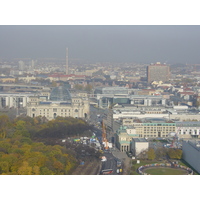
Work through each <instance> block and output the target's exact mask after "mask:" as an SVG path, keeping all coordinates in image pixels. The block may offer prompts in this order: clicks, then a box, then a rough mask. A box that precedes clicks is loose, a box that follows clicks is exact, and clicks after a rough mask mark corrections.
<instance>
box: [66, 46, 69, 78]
mask: <svg viewBox="0 0 200 200" xmlns="http://www.w3.org/2000/svg"><path fill="white" fill-rule="evenodd" d="M68 74H69V67H68V48H66V75H68Z"/></svg>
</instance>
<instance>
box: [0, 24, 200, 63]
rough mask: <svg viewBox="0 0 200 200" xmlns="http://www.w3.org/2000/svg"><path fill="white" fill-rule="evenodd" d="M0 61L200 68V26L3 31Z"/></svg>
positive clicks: (16, 28)
mask: <svg viewBox="0 0 200 200" xmlns="http://www.w3.org/2000/svg"><path fill="white" fill-rule="evenodd" d="M0 43H1V46H0V58H17V57H21V58H27V57H29V58H33V59H37V58H45V57H53V58H65V56H66V55H65V52H66V48H68V49H69V58H70V59H81V60H85V61H95V62H138V63H155V62H157V61H159V62H161V63H167V64H173V63H200V58H199V56H198V52H199V51H200V26H198V25H197V26H192V25H190V26H186V25H184V26H177V25H173V26H171V25H162V26H161V25H153V26H147V25H141V26H139V25H128V26H126V25H113V26H111V25H107V26H104V25H96V26H95V25H82V26H80V25H75V26H73V25H62V26H59V25H56V26H53V25H51V26H44V25H42V26H37V25H36V26H33V25H29V26H28V25H24V26H12V25H10V26H4V25H1V26H0Z"/></svg>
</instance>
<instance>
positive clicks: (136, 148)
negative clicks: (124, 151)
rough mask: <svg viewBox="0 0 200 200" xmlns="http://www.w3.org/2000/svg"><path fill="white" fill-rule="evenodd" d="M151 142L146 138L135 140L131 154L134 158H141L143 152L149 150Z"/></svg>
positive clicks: (132, 143)
mask: <svg viewBox="0 0 200 200" xmlns="http://www.w3.org/2000/svg"><path fill="white" fill-rule="evenodd" d="M148 148H149V142H148V141H147V140H146V139H145V138H133V139H132V142H131V149H130V150H131V152H132V153H133V155H134V156H136V157H137V156H139V155H140V154H141V153H142V152H144V151H146V150H148Z"/></svg>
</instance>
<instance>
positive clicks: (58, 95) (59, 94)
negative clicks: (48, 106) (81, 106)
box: [49, 86, 71, 101]
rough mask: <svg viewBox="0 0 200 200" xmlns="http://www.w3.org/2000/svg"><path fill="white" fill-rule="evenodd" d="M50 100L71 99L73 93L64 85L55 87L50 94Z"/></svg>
mask: <svg viewBox="0 0 200 200" xmlns="http://www.w3.org/2000/svg"><path fill="white" fill-rule="evenodd" d="M49 100H50V101H71V95H70V93H69V91H68V89H67V88H66V87H64V86H59V87H55V88H54V89H53V90H52V92H51V94H50V98H49Z"/></svg>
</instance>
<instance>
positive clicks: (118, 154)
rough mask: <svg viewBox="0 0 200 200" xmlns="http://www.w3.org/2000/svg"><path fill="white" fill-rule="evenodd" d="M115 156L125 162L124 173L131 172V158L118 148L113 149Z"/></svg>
mask: <svg viewBox="0 0 200 200" xmlns="http://www.w3.org/2000/svg"><path fill="white" fill-rule="evenodd" d="M112 154H113V156H115V157H116V158H119V159H120V160H121V161H122V162H123V173H122V174H123V175H129V174H130V166H131V158H129V157H128V156H127V154H126V153H125V152H120V151H119V150H118V149H115V150H113V151H112Z"/></svg>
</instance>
